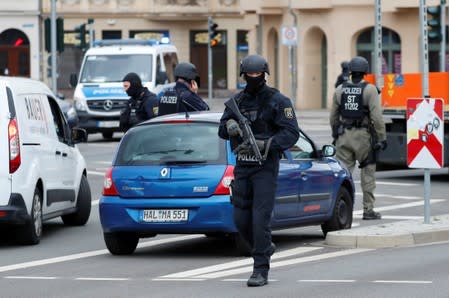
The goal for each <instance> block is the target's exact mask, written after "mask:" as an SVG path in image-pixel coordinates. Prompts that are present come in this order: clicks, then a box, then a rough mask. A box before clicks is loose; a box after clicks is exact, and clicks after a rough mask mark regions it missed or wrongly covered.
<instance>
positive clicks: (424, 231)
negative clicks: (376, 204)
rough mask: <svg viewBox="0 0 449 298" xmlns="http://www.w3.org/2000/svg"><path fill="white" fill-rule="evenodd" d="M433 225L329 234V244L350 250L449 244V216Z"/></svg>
mask: <svg viewBox="0 0 449 298" xmlns="http://www.w3.org/2000/svg"><path fill="white" fill-rule="evenodd" d="M430 222H431V223H430V224H424V223H423V222H422V221H420V220H408V221H400V222H393V223H387V224H379V225H375V226H367V227H360V228H355V229H349V230H340V231H335V232H329V233H328V234H327V236H326V240H325V243H326V244H327V245H331V246H343V247H347V248H390V247H403V246H414V245H421V244H429V243H434V242H442V241H449V215H440V216H434V217H432V218H431V221H430Z"/></svg>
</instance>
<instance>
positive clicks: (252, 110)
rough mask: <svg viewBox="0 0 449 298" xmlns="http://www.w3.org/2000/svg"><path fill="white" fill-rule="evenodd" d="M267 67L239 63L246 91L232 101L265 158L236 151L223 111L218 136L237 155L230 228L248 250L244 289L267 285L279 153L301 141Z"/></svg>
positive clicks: (230, 121)
mask: <svg viewBox="0 0 449 298" xmlns="http://www.w3.org/2000/svg"><path fill="white" fill-rule="evenodd" d="M265 73H266V74H269V69H268V63H267V61H266V60H265V58H263V57H262V56H259V55H249V56H247V57H245V58H244V59H243V60H242V61H241V63H240V75H242V74H243V76H244V79H245V80H246V87H245V89H244V90H243V91H242V92H240V93H238V94H237V95H235V96H234V98H233V99H231V100H236V101H237V104H238V107H239V110H240V112H241V113H242V114H243V115H244V116H245V117H246V118H247V119H248V120H249V121H250V126H251V129H252V132H253V134H254V136H255V138H256V142H257V146H258V148H259V150H260V151H261V153H262V154H263V155H264V156H265V160H264V161H263V163H262V164H259V163H257V162H256V161H255V157H254V152H253V151H251V149H249V148H247V147H246V146H240V145H241V144H242V143H243V142H244V140H243V139H242V137H241V128H240V126H239V124H238V123H237V121H236V120H237V119H238V118H237V116H236V115H235V114H233V113H232V111H231V110H230V109H229V108H228V107H226V108H225V111H224V113H223V115H222V118H221V121H220V127H219V131H218V134H219V136H220V137H221V138H223V139H230V140H231V146H232V148H233V149H235V148H240V150H239V151H238V152H237V153H236V154H237V156H236V166H235V168H234V181H233V185H232V204H233V205H234V222H235V225H236V227H237V229H238V231H239V234H240V236H241V237H242V238H243V239H244V240H245V241H246V242H247V243H248V244H249V246H250V247H251V248H252V256H253V259H254V267H253V273H252V275H251V277H250V278H249V279H248V282H247V285H248V286H263V285H265V284H267V283H268V271H269V269H270V257H271V255H272V254H273V253H274V250H275V246H274V244H273V243H272V242H271V229H270V219H271V215H272V212H273V207H274V199H275V192H276V181H277V175H278V172H279V159H280V158H281V154H282V151H283V150H286V149H288V148H290V147H291V146H293V145H294V144H295V143H296V141H297V140H298V137H299V128H298V122H297V120H296V116H295V111H294V109H293V107H292V104H291V102H290V99H289V98H287V97H285V96H284V95H282V94H281V93H280V92H279V91H278V90H276V89H273V88H270V87H268V86H267V85H266V81H265Z"/></svg>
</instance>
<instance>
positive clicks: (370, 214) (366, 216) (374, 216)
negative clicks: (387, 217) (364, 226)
mask: <svg viewBox="0 0 449 298" xmlns="http://www.w3.org/2000/svg"><path fill="white" fill-rule="evenodd" d="M381 218H382V216H381V215H380V213H379V212H375V211H374V210H370V211H364V212H363V219H364V220H370V219H381Z"/></svg>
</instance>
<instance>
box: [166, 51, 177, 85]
mask: <svg viewBox="0 0 449 298" xmlns="http://www.w3.org/2000/svg"><path fill="white" fill-rule="evenodd" d="M163 55H164V65H165V70H166V72H167V77H168V82H169V83H172V82H174V81H175V75H174V72H175V67H176V65H177V64H178V56H177V55H176V53H164V54H163Z"/></svg>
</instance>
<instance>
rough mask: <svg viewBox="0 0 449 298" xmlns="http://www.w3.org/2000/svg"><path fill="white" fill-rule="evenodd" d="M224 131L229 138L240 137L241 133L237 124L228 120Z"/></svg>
mask: <svg viewBox="0 0 449 298" xmlns="http://www.w3.org/2000/svg"><path fill="white" fill-rule="evenodd" d="M226 129H227V131H228V135H229V136H230V137H237V136H242V135H243V132H242V130H241V129H240V126H239V124H238V123H237V121H235V120H234V119H229V120H228V121H226Z"/></svg>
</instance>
